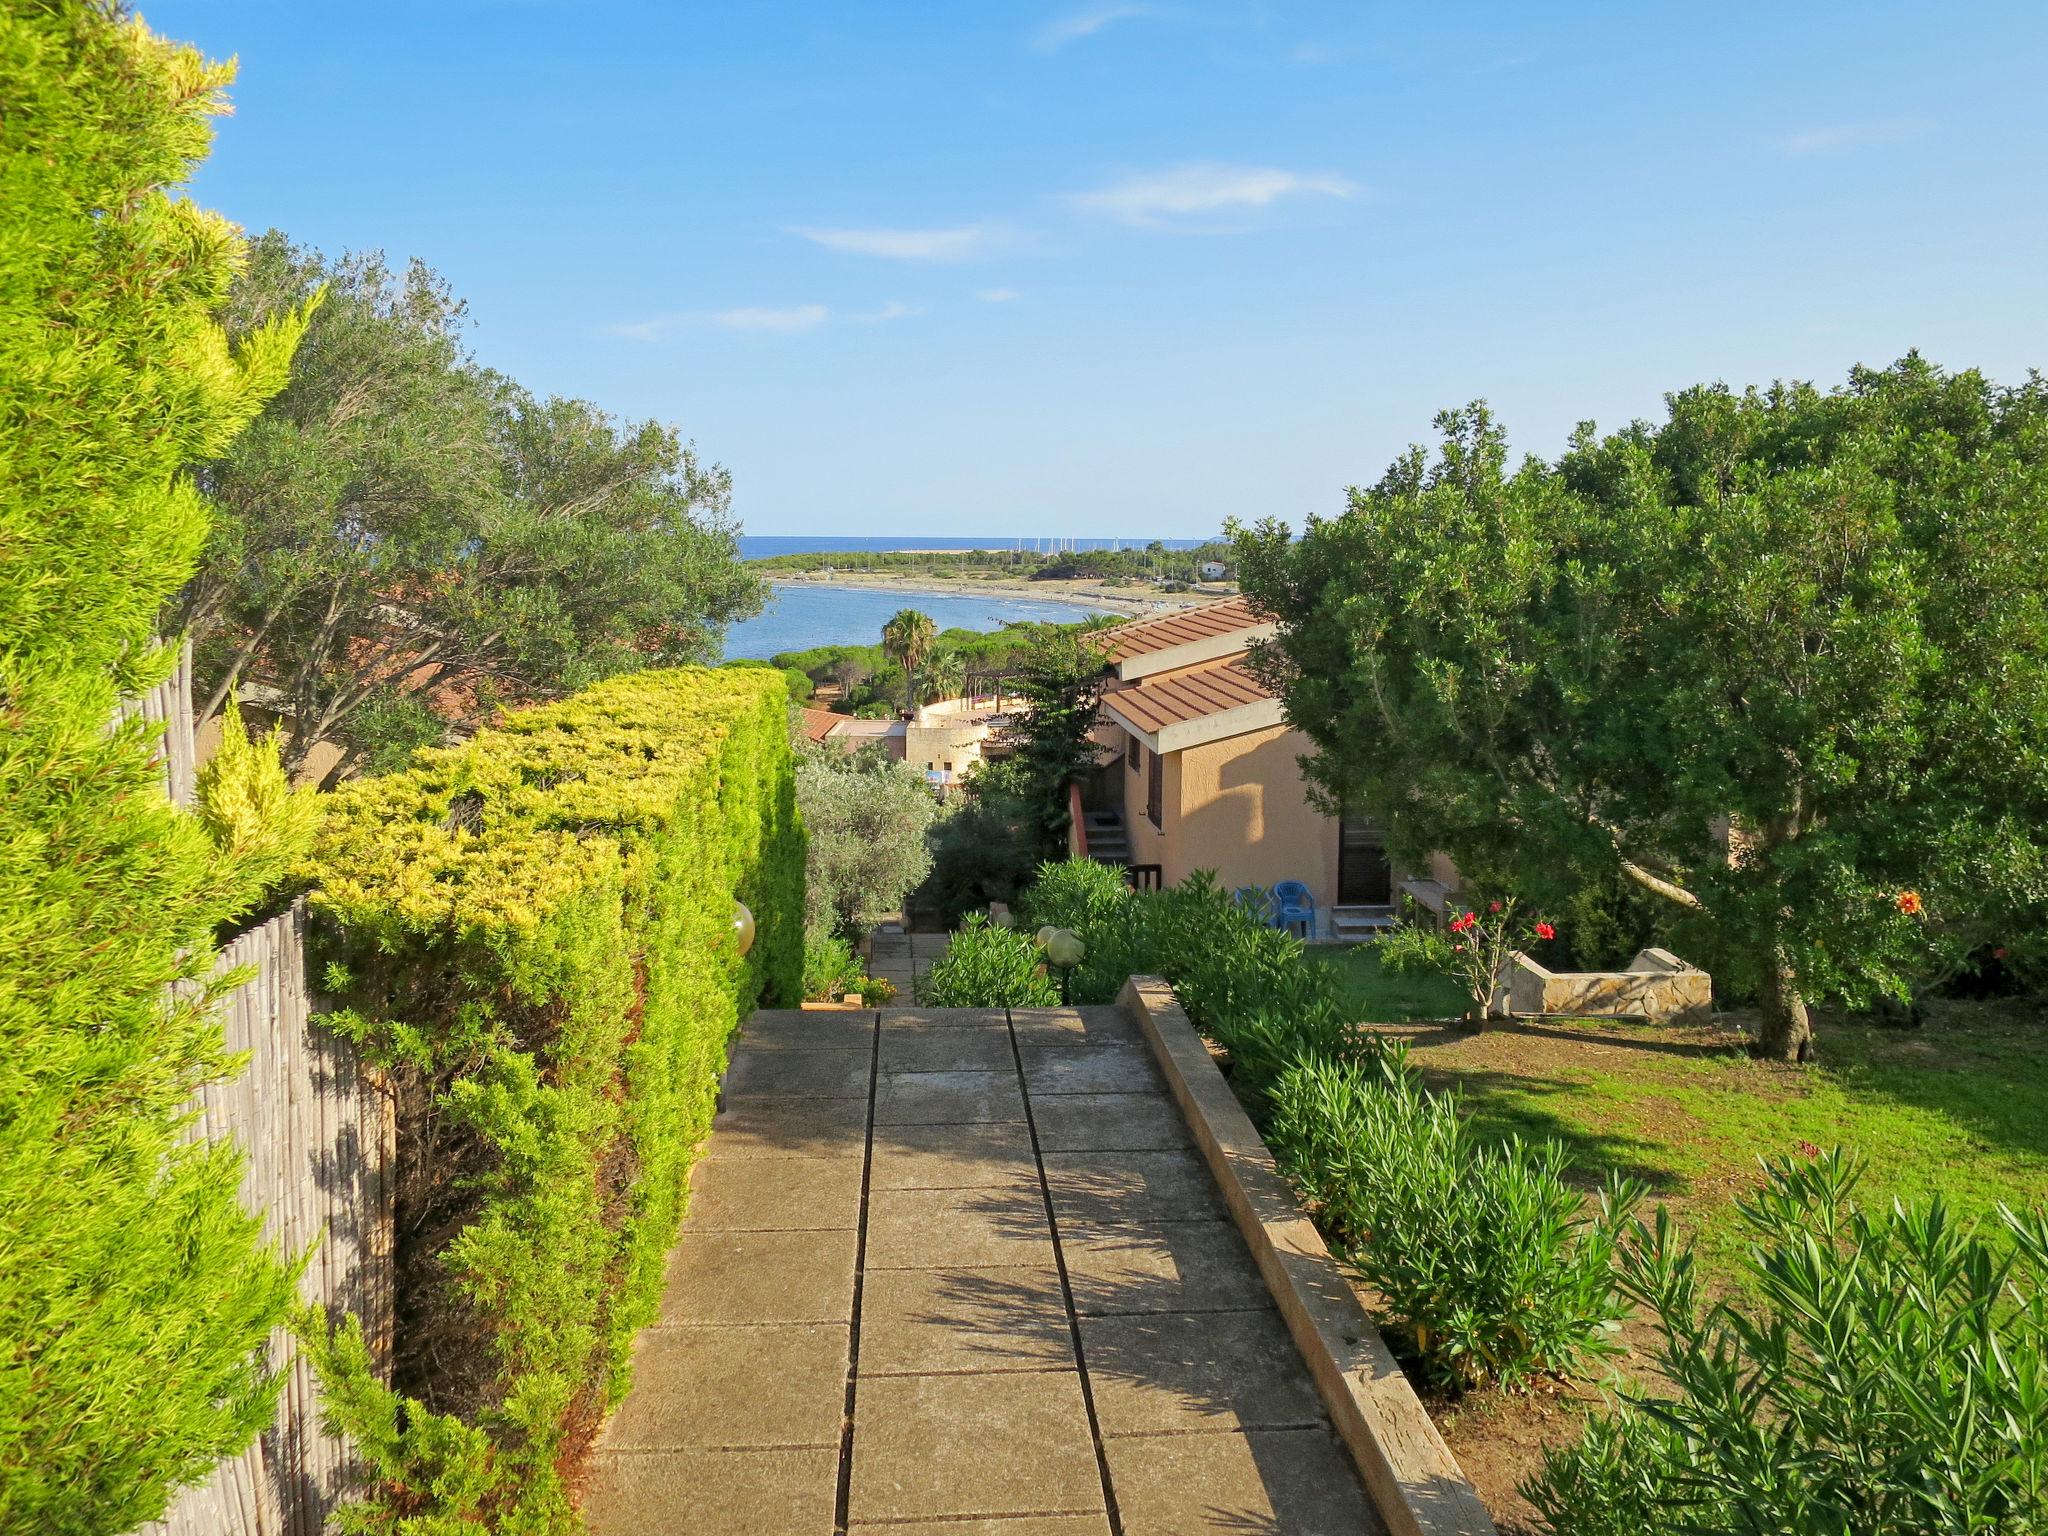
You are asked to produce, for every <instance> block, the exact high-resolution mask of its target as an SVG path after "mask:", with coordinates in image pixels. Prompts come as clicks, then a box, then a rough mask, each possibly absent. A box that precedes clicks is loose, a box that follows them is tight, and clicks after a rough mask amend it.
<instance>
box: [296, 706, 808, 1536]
mask: <svg viewBox="0 0 2048 1536" xmlns="http://www.w3.org/2000/svg"><path fill="white" fill-rule="evenodd" d="M787 708H788V697H787V689H786V688H785V687H784V684H783V680H782V678H781V676H780V675H779V674H777V673H774V672H768V671H762V670H758V669H727V670H702V669H681V670H674V671H658V672H643V673H636V674H633V675H630V676H626V677H621V678H615V679H613V680H611V681H609V682H606V683H602V684H600V685H598V686H597V687H595V688H592V689H590V690H588V691H587V692H585V693H582V694H579V695H577V696H575V697H573V698H571V699H568V700H565V701H563V702H561V703H558V704H552V705H548V706H545V707H542V708H537V709H532V710H527V711H522V712H519V713H516V714H513V715H511V716H510V717H509V718H508V719H507V720H506V722H505V724H504V726H503V727H502V728H500V729H496V730H487V731H483V732H480V733H479V734H478V735H477V736H476V737H474V738H473V739H472V740H471V741H469V742H468V743H466V744H465V745H462V746H460V747H454V748H448V749H433V750H428V751H425V752H422V753H420V754H418V756H417V758H416V760H415V766H413V767H412V768H411V769H409V770H407V771H405V772H402V773H397V774H393V775H390V776H389V777H385V778H377V779H368V780H362V781H358V782H356V783H354V784H350V785H348V786H345V787H344V788H343V789H342V790H341V791H339V792H338V793H337V794H336V795H335V796H334V805H333V808H332V811H331V813H330V815H329V817H328V818H327V822H326V825H325V828H324V830H323V835H322V838H321V841H320V843H319V844H318V845H317V847H316V849H315V851H314V854H313V857H312V859H311V860H310V861H309V865H308V875H309V881H310V884H311V886H312V896H311V900H312V907H313V911H314V913H315V916H316V922H315V925H314V934H315V942H316V945H317V953H318V956H319V961H320V963H321V964H322V965H323V967H324V972H323V974H324V976H325V980H326V984H327V985H328V987H329V988H330V989H331V990H332V991H333V992H334V993H335V994H336V999H337V1001H338V1002H339V1003H340V1004H341V1005H342V1011H340V1012H339V1013H337V1014H336V1015H334V1019H335V1023H336V1026H337V1027H338V1028H340V1029H342V1030H343V1031H344V1032H345V1033H347V1034H348V1035H349V1036H350V1037H351V1038H352V1039H354V1040H356V1041H357V1042H358V1043H359V1044H360V1045H361V1046H362V1048H363V1049H364V1050H365V1052H366V1053H367V1054H368V1056H369V1058H370V1059H371V1060H372V1061H373V1062H374V1063H375V1064H376V1065H377V1066H379V1067H380V1068H381V1069H382V1070H383V1071H385V1072H386V1073H388V1075H389V1078H390V1082H391V1085H392V1091H393V1093H394V1094H395V1097H396V1102H397V1106H398V1124H399V1175H398V1194H397V1199H398V1231H399V1233H400V1243H399V1252H398V1266H397V1267H398V1286H399V1294H398V1308H397V1316H398V1325H397V1339H396V1347H395V1350H394V1355H395V1360H396V1375H395V1380H394V1382H393V1384H392V1385H391V1386H390V1387H388V1388H387V1387H384V1386H382V1385H381V1384H379V1383H378V1381H377V1380H376V1378H375V1376H374V1374H373V1373H372V1372H371V1370H370V1366H369V1356H368V1354H367V1352H366V1351H365V1350H364V1348H363V1346H362V1341H361V1339H360V1337H359V1336H358V1335H357V1334H356V1333H355V1331H354V1330H353V1327H352V1326H351V1325H350V1324H348V1323H344V1324H343V1325H342V1327H341V1329H340V1330H339V1331H338V1332H337V1333H335V1334H332V1335H327V1336H322V1335H321V1334H320V1333H319V1332H318V1331H317V1330H314V1331H313V1337H312V1340H311V1343H312V1346H313V1352H314V1355H315V1359H316V1363H317V1364H318V1365H319V1367H320V1369H321V1373H322V1380H323V1385H324V1387H325V1390H326V1393H327V1397H328V1402H329V1405H330V1412H331V1413H332V1415H333V1416H334V1418H335V1420H336V1421H337V1423H339V1425H340V1426H341V1427H342V1428H343V1429H345V1430H346V1431H348V1432H349V1433H351V1434H352V1435H354V1436H356V1438H357V1439H358V1441H359V1443H360V1444H361V1445H362V1446H363V1448H364V1451H365V1454H366V1456H367V1457H368V1459H369V1460H370V1462H371V1465H372V1468H373V1471H374V1474H375V1477H376V1481H377V1486H376V1488H375V1489H374V1491H373V1492H372V1494H371V1495H370V1496H369V1498H368V1499H367V1500H366V1501H365V1502H363V1503H361V1504H359V1505H357V1506H356V1507H354V1508H353V1509H351V1510H348V1511H345V1512H344V1514H343V1516H342V1522H343V1528H344V1529H346V1530H349V1531H356V1532H369V1531H376V1532H394V1533H395V1532H399V1531H404V1532H406V1533H408V1536H411V1533H413V1532H438V1531H441V1530H450V1531H454V1530H463V1531H466V1530H469V1529H471V1528H472V1527H473V1526H481V1527H485V1528H488V1529H492V1530H505V1531H519V1532H534V1533H545V1532H557V1531H566V1530H568V1529H570V1528H572V1526H573V1523H574V1514H573V1510H572V1506H571V1499H572V1494H571V1489H572V1484H573V1478H574V1474H575V1471H576V1467H577V1465H578V1462H579V1459H580V1456H581V1454H582V1452H583V1450H584V1449H585V1448H586V1446H587V1444H588V1442H589V1438H590V1436H591V1434H592V1432H593V1431H594V1430H595V1428H596V1425H597V1423H598V1421H599V1419H600V1417H601V1415H602V1414H603V1412H604V1411H605V1409H606V1408H607V1406H608V1405H609V1404H611V1403H612V1402H614V1401H616V1400H617V1398H618V1397H619V1396H620V1395H622V1394H623V1392H624V1390H625V1385H626V1371H627V1362H628V1350H629V1348H630V1345H631V1342H632V1338H633V1334H634V1331H635V1330H636V1329H638V1328H639V1327H640V1326H642V1325H643V1324H645V1323H646V1322H648V1321H649V1320H651V1319H652V1317H653V1316H654V1312H655V1308H656V1304H657V1301H658V1294H659V1287H660V1281H661V1272H662V1263H663V1255H664V1254H665V1253H666V1251H667V1249H668V1248H669V1246H670V1244H671V1242H672V1241H673V1239H674V1237H675V1234H676V1231H677V1229H678V1226H679V1224H680V1221H681V1215H682V1206H683V1201H684V1198H685V1176H686V1174H687V1172H688V1168H689V1164H690V1160H691V1158H692V1156H693V1154H694V1149H695V1147H696V1145H697V1144H698V1142H699V1141H701V1140H702V1138H703V1137H704V1135H705V1134H706V1132H707V1131H708V1130H709V1128H710V1121H711V1115H712V1112H713V1108H714V1102H715V1097H716V1092H717V1085H718V1080H719V1077H720V1075H721V1073H722V1072H723V1069H724V1066H725V1058H726V1042H727V1039H728V1037H729V1036H730V1034H731V1033H732V1031H733V1029H734V1027H735V1026H736V1025H737V1024H738V1022H739V1021H740V1020H741V1019H743V1018H744V1017H745V1016H746V1015H747V1013H748V1012H749V1011H750V1010H752V1009H753V1008H754V1007H755V1006H756V1005H757V1004H759V1005H765V1006H773V1005H790V1006H793V1005H794V1004H795V1003H796V1002H797V1001H798V1000H799V999H800V997H801V995H802V984H803V963H804V957H803V909H804V889H803V879H804V874H803V872H804V838H803V832H802V828H801V824H800V821H799V818H798V815H797V810H796V800H795V790H794V780H793V773H792V765H791V755H790V747H789V739H788V727H787V718H786V716H787ZM735 898H737V899H738V900H740V901H744V902H745V903H746V904H747V905H748V906H749V907H750V908H751V909H752V911H753V913H754V917H755V920H756V924H757V936H756V938H755V941H754V945H753V948H752V951H751V952H750V953H749V954H747V955H746V956H745V957H744V958H742V957H741V955H740V954H739V952H738V944H737V941H736V935H735V931H734V927H733V917H734V908H733V903H734V901H735Z"/></svg>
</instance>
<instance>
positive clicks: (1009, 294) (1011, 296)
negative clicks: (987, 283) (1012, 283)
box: [975, 288, 1017, 304]
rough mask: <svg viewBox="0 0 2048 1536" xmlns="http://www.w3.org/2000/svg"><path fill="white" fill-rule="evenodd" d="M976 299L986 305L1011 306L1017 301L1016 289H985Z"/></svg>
mask: <svg viewBox="0 0 2048 1536" xmlns="http://www.w3.org/2000/svg"><path fill="white" fill-rule="evenodd" d="M975 297H976V298H977V299H979V300H981V302H982V303H984V304H1010V303H1014V302H1015V301H1016V299H1017V290H1016V289H1014V288H984V289H982V290H981V292H979V293H977V294H976V295H975Z"/></svg>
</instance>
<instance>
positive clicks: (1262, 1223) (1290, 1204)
mask: <svg viewBox="0 0 2048 1536" xmlns="http://www.w3.org/2000/svg"><path fill="white" fill-rule="evenodd" d="M1117 1006H1118V1007H1120V1008H1121V1009H1123V1011H1124V1012H1125V1013H1126V1014H1128V1015H1129V1016H1130V1017H1131V1019H1132V1020H1133V1021H1134V1022H1135V1023H1136V1024H1137V1026H1138V1028H1139V1029H1140V1030H1142V1031H1143V1032H1144V1035H1145V1039H1146V1042H1147V1043H1148V1044H1149V1045H1150V1046H1151V1048H1152V1055H1153V1057H1154V1058H1155V1059H1156V1060H1157V1061H1158V1063H1159V1070H1160V1071H1161V1072H1162V1073H1163V1074H1164V1075H1165V1077H1166V1083H1167V1087H1168V1089H1169V1090H1170V1091H1171V1092H1172V1094H1173V1098H1174V1102H1175V1103H1177V1104H1178V1105H1179V1106H1180V1111H1181V1114H1182V1115H1183V1116H1184V1117H1185V1118H1186V1120H1187V1123H1188V1129H1189V1130H1190V1131H1191V1132H1192V1133H1193V1135H1194V1138H1195V1145H1196V1146H1197V1147H1198V1148H1200V1149H1201V1153H1202V1157H1203V1160H1204V1161H1206V1162H1207V1163H1208V1165H1209V1171H1210V1173H1211V1174H1212V1175H1213V1176H1214V1177H1215V1180H1216V1183H1217V1185H1218V1187H1219V1188H1220V1189H1221V1190H1222V1191H1223V1198H1224V1202H1225V1204H1227V1205H1228V1206H1229V1207H1230V1214H1231V1218H1232V1219H1233V1220H1234V1221H1236V1223H1237V1227H1238V1230H1239V1231H1240V1232H1241V1233H1243V1235H1244V1240H1245V1242H1246V1244H1247V1245H1248V1246H1249V1247H1250V1248H1251V1252H1252V1257H1253V1259H1254V1260H1256V1261H1257V1263H1258V1266H1259V1273H1260V1274H1261V1275H1263V1276H1264V1277H1265V1281H1266V1288H1267V1289H1268V1290H1269V1291H1271V1292H1272V1294H1273V1300H1274V1302H1275V1303H1276V1304H1277V1305H1278V1306H1279V1308H1280V1315H1281V1317H1282V1318H1284V1319H1285V1320H1286V1323H1287V1330H1288V1332H1289V1333H1291V1334H1292V1335H1293V1336H1294V1343H1295V1347H1296V1348H1298V1349H1299V1350H1300V1351H1301V1355H1302V1359H1303V1360H1304V1361H1306V1362H1307V1364H1308V1368H1309V1373H1310V1375H1311V1376H1313V1377H1314V1379H1315V1384H1316V1390H1317V1391H1318V1392H1319V1393H1320V1394H1321V1395H1322V1399H1323V1404H1324V1406H1325V1407H1326V1408H1327V1409H1328V1410H1329V1413H1330V1417H1331V1419H1332V1420H1333V1421H1334V1422H1335V1424H1336V1426H1337V1432H1338V1434H1340V1435H1341V1436H1342V1437H1343V1439H1344V1443H1345V1445H1346V1446H1347V1447H1348V1448H1349V1449H1350V1451H1351V1455H1352V1458H1353V1460H1355V1461H1356V1462H1357V1463H1358V1470H1359V1473H1360V1475H1361V1476H1362V1477H1363V1478H1364V1480H1365V1486H1366V1491H1367V1492H1368V1493H1370V1494H1371V1495H1372V1499H1373V1502H1374V1503H1375V1504H1377V1505H1378V1506H1379V1511H1380V1518H1381V1519H1382V1520H1384V1521H1385V1522H1386V1526H1387V1530H1388V1531H1389V1532H1390V1533H1392V1536H1494V1526H1493V1520H1492V1518H1491V1517H1490V1516H1489V1515H1488V1514H1487V1512H1486V1506H1485V1505H1484V1504H1482V1503H1480V1501H1479V1495H1478V1493H1477V1492H1475V1491H1474V1489H1473V1487H1472V1485H1471V1483H1469V1482H1468V1481H1466V1479H1465V1474H1464V1472H1463V1471H1462V1470H1460V1468H1459V1466H1458V1463H1457V1460H1456V1458H1454V1457H1453V1456H1452V1455H1451V1450H1450V1447H1449V1446H1447V1445H1445V1444H1444V1440H1443V1436H1441V1435H1440V1434H1438V1433H1437V1430H1436V1426H1435V1425H1434V1424H1432V1423H1431V1422H1430V1420H1429V1414H1428V1412H1427V1411H1426V1410H1425V1409H1424V1408H1423V1406H1422V1402H1421V1399H1419V1398H1418V1397H1416V1395H1415V1390H1414V1388H1412V1387H1410V1386H1409V1385H1408V1378H1407V1377H1405V1376H1403V1375H1402V1374H1401V1368H1400V1366H1398V1365H1397V1364H1395V1362H1394V1357H1393V1354H1392V1353H1391V1352H1390V1351H1389V1350H1388V1349H1387V1346H1386V1341H1385V1340H1383V1339H1382V1338H1381V1337H1380V1333H1379V1329H1378V1328H1376V1327H1375V1326H1374V1325H1373V1321H1372V1319H1371V1318H1370V1317H1368V1316H1366V1313H1365V1309H1364V1308H1363V1307H1361V1306H1360V1305H1359V1304H1358V1298H1357V1297H1356V1296H1355V1295H1354V1294H1352V1290H1351V1287H1350V1286H1349V1284H1347V1283H1346V1281H1345V1279H1344V1276H1343V1275H1342V1273H1341V1272H1340V1271H1339V1270H1338V1268H1337V1263H1336V1260H1334V1259H1332V1258H1331V1257H1330V1251H1329V1249H1328V1248H1327V1247H1325V1246H1324V1244H1323V1239H1322V1235H1321V1234H1320V1233H1319V1232H1317V1231H1316V1229H1315V1226H1314V1224H1313V1223H1312V1222H1310V1221H1309V1219H1308V1217H1307V1216H1306V1215H1304V1214H1303V1213H1302V1209H1301V1206H1300V1205H1299V1204H1298V1203H1297V1202H1296V1200H1295V1198H1294V1192H1293V1190H1291V1189H1290V1188H1288V1186H1287V1182H1286V1180H1284V1179H1283V1178H1281V1176H1280V1171H1279V1169H1278V1168H1276V1167H1275V1166H1274V1163H1273V1154H1272V1153H1271V1152H1270V1151H1268V1150H1267V1148H1266V1143H1265V1141H1264V1140H1263V1139H1262V1138H1261V1137H1260V1135H1259V1133H1258V1131H1257V1130H1256V1129H1255V1128H1254V1127H1253V1125H1252V1122H1251V1118H1250V1116H1248V1115H1246V1114H1245V1112H1244V1108H1243V1106H1242V1105H1240V1104H1239V1103H1238V1102H1237V1096H1236V1095H1235V1094H1233V1093H1232V1092H1231V1091H1230V1085H1229V1084H1228V1083H1226V1082H1225V1081H1224V1080H1223V1074H1222V1073H1221V1072H1219V1071H1218V1070H1217V1069H1216V1063H1215V1062H1214V1061H1213V1060H1212V1059H1211V1058H1210V1056H1209V1051H1208V1048H1207V1047H1206V1046H1204V1045H1203V1043H1202V1040H1201V1037H1200V1036H1199V1035H1197V1034H1196V1033H1195V1028H1194V1026H1193V1025H1192V1024H1190V1023H1189V1022H1188V1016H1187V1014H1186V1013H1184V1012H1183V1011H1182V1010H1181V1006H1180V1003H1179V1002H1178V1001H1177V1000H1176V999H1175V997H1174V995H1173V988H1172V987H1170V986H1168V985H1167V984H1166V983H1165V982H1164V981H1162V980H1160V979H1159V978H1158V977H1157V976H1133V977H1132V978H1131V979H1130V980H1129V981H1128V982H1126V983H1125V984H1124V990H1123V993H1122V995H1120V996H1119V997H1118V998H1117Z"/></svg>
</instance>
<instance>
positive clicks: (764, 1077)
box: [725, 1048, 873, 1100]
mask: <svg viewBox="0 0 2048 1536" xmlns="http://www.w3.org/2000/svg"><path fill="white" fill-rule="evenodd" d="M872 1076H873V1062H872V1061H871V1060H870V1057H869V1054H868V1053H867V1052H865V1051H799V1050H779V1051H753V1050H746V1049H744V1048H743V1049H741V1050H739V1051H736V1052H735V1053H734V1054H733V1058H732V1065H731V1066H730V1067H728V1068H727V1069H726V1074H725V1088H726V1092H727V1093H731V1094H742V1093H787V1094H795V1095H798V1096H800V1097H803V1098H811V1099H862V1100H865V1099H866V1098H867V1096H868V1083H869V1079H870V1078H871V1077H872Z"/></svg>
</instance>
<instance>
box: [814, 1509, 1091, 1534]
mask: <svg viewBox="0 0 2048 1536" xmlns="http://www.w3.org/2000/svg"><path fill="white" fill-rule="evenodd" d="M849 1529H851V1530H856V1531H872V1532H874V1536H1109V1516H1107V1515H1103V1514H1089V1515H1018V1516H1015V1517H1012V1518H1009V1519H1005V1518H1003V1517H1002V1516H1000V1515H999V1516H997V1517H996V1518H995V1519H993V1520H910V1521H902V1520H892V1521H890V1522H889V1523H888V1524H887V1525H869V1524H867V1523H865V1522H863V1521H859V1520H856V1521H854V1522H853V1523H852V1525H851V1526H850V1527H849Z"/></svg>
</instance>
